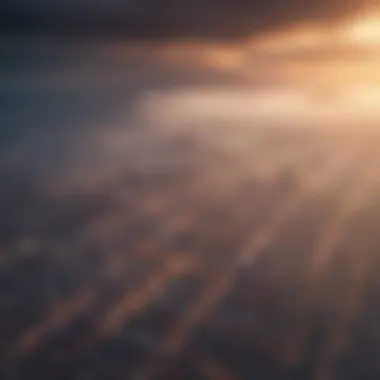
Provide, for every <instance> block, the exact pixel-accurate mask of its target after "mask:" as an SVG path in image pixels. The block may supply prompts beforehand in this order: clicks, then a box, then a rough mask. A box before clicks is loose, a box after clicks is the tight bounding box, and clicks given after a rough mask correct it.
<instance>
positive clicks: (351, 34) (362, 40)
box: [345, 16, 380, 44]
mask: <svg viewBox="0 0 380 380" xmlns="http://www.w3.org/2000/svg"><path fill="white" fill-rule="evenodd" d="M345 34H346V37H347V38H348V39H349V40H350V41H351V42H354V43H359V44H380V16H379V17H366V18H363V19H359V20H357V21H355V22H353V23H351V24H350V25H349V26H347V28H346V33H345Z"/></svg>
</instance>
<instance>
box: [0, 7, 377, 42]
mask: <svg viewBox="0 0 380 380" xmlns="http://www.w3.org/2000/svg"><path fill="white" fill-rule="evenodd" d="M372 4H373V3H372ZM365 5H366V2H363V1H361V0H332V1H330V0H321V1H316V0H303V1H301V0H252V1H248V0H219V1H217V0H176V1H174V0H165V1H158V0H144V1H142V0H124V1H122V0H118V1H117V0H114V1H111V2H109V1H106V0H97V1H91V2H90V1H80V2H74V1H73V0H61V1H55V2H51V1H47V0H34V1H33V2H30V1H28V2H26V1H20V0H19V1H16V2H10V1H8V4H3V5H2V6H1V8H2V9H1V16H0V17H1V20H0V21H1V22H0V25H1V29H2V31H3V32H4V31H8V32H21V31H24V32H32V31H39V32H45V33H50V34H51V33H55V34H69V33H73V34H89V35H97V34H98V35H106V34H111V35H113V36H119V37H126V38H131V39H148V40H157V39H193V40H230V39H239V38H244V37H248V36H250V35H252V34H255V33H261V32H265V31H268V30H272V29H278V28H282V27H286V26H288V25H291V24H294V23H299V22H307V23H309V22H317V23H320V22H322V23H325V22H331V21H336V20H337V19H339V18H341V17H344V16H347V15H349V14H351V13H353V12H356V11H357V10H358V9H359V8H361V7H363V6H365Z"/></svg>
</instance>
